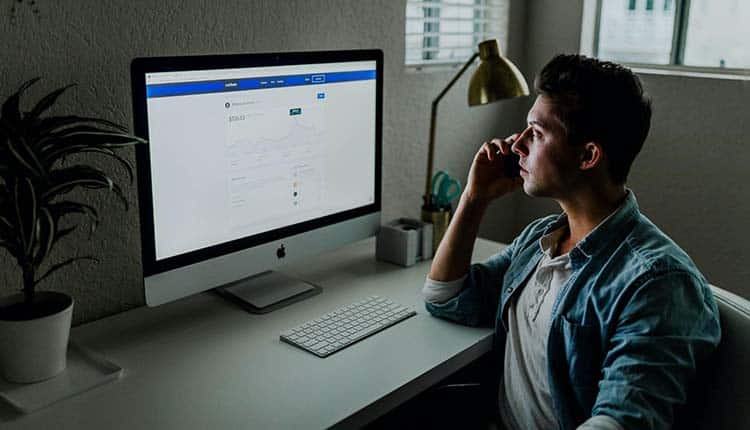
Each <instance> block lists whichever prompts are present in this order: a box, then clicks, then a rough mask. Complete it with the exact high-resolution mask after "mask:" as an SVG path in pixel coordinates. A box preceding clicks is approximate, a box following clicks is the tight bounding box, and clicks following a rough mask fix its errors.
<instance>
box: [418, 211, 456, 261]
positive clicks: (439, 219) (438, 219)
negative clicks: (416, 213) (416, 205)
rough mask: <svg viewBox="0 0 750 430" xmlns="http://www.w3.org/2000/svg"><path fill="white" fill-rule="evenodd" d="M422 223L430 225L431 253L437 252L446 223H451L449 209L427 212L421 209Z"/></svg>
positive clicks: (446, 226)
mask: <svg viewBox="0 0 750 430" xmlns="http://www.w3.org/2000/svg"><path fill="white" fill-rule="evenodd" d="M422 221H424V222H429V223H430V224H432V252H433V253H434V252H435V251H437V247H438V245H440V241H441V240H443V236H444V235H445V231H446V230H448V223H450V221H451V208H450V206H448V207H446V208H441V209H439V210H428V209H425V208H422Z"/></svg>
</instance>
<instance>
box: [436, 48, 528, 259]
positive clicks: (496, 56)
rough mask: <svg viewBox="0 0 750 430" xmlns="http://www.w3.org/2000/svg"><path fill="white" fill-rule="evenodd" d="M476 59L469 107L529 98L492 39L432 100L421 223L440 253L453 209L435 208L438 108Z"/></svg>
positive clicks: (520, 77) (515, 70) (522, 80)
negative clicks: (426, 225)
mask: <svg viewBox="0 0 750 430" xmlns="http://www.w3.org/2000/svg"><path fill="white" fill-rule="evenodd" d="M477 57H479V59H480V63H479V67H477V69H476V70H475V71H474V74H473V75H472V76H471V81H470V82H469V106H478V105H484V104H488V103H492V102H496V101H498V100H504V99H509V98H514V97H520V96H527V95H529V87H528V85H527V84H526V79H525V78H524V77H523V75H522V74H521V72H520V71H519V70H518V68H517V67H516V66H515V65H514V64H513V63H512V62H511V61H510V60H508V59H507V58H505V57H503V56H502V55H500V43H499V42H498V41H497V39H489V40H485V41H484V42H481V43H480V44H479V52H475V53H474V54H473V55H472V56H471V58H469V60H468V61H467V62H466V63H465V64H464V65H463V67H461V70H459V71H458V73H456V75H455V76H454V77H453V79H451V81H450V82H448V85H446V87H445V88H444V89H443V91H441V92H440V94H438V96H437V97H436V98H435V100H433V102H432V116H431V117H430V146H429V148H428V153H427V178H426V180H425V187H424V197H423V199H424V206H422V221H425V222H430V223H432V224H433V229H434V231H433V250H435V249H437V246H438V244H439V243H440V240H441V239H442V238H443V235H444V234H445V230H446V229H447V228H448V222H449V221H450V207H448V208H445V207H442V208H441V207H438V206H437V205H435V202H434V197H433V195H432V160H433V158H434V154H435V128H436V121H437V106H438V103H439V102H440V100H441V99H442V98H443V96H444V95H445V94H446V93H447V92H448V90H450V89H451V87H452V86H453V84H455V83H456V81H457V80H458V78H460V77H461V75H463V74H464V72H465V71H466V69H468V68H469V66H471V64H472V63H473V62H474V60H476V58H477Z"/></svg>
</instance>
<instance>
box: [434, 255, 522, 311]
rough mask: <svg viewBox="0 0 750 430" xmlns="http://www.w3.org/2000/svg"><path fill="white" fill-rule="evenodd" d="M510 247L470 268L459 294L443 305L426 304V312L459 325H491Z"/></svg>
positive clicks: (508, 260) (506, 266) (507, 263)
mask: <svg viewBox="0 0 750 430" xmlns="http://www.w3.org/2000/svg"><path fill="white" fill-rule="evenodd" d="M511 247H512V245H511V246H508V247H506V248H504V249H503V250H502V251H500V252H499V253H497V254H495V255H493V256H492V257H490V258H489V259H487V260H486V261H484V262H482V263H475V264H472V265H471V267H470V268H469V273H468V274H467V275H466V276H465V277H464V278H463V282H461V285H460V288H459V290H458V291H457V292H454V294H453V295H452V296H451V298H450V299H448V300H445V301H443V302H433V301H426V302H425V307H426V308H427V311H428V312H429V313H430V314H432V315H433V316H436V317H439V318H445V319H448V320H451V321H454V322H457V323H459V324H464V325H469V326H479V325H489V324H491V323H492V321H493V319H494V316H495V313H496V311H497V306H498V302H499V300H500V291H501V288H502V282H503V276H504V275H505V271H506V270H507V269H508V266H509V265H510V256H511V252H512V249H511ZM423 291H424V290H423Z"/></svg>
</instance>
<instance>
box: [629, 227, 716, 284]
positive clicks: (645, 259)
mask: <svg viewBox="0 0 750 430" xmlns="http://www.w3.org/2000/svg"><path fill="white" fill-rule="evenodd" d="M623 242H624V245H626V247H627V248H626V249H627V252H628V253H629V254H630V257H631V258H632V260H633V261H632V263H633V264H635V265H638V266H639V267H640V268H641V269H642V270H643V271H647V272H650V273H651V274H652V276H658V275H661V274H666V273H674V272H683V273H686V274H690V275H693V276H695V277H697V278H699V279H703V275H702V274H701V273H700V270H699V269H698V267H697V266H696V264H695V262H694V261H693V260H692V259H691V258H690V256H689V255H688V253H687V252H686V251H685V250H684V249H682V248H681V247H680V246H679V245H678V244H677V243H676V242H675V241H674V240H673V239H672V238H671V237H669V235H667V234H666V233H665V232H664V231H662V230H661V229H660V228H659V227H658V226H657V225H656V224H654V223H653V222H652V221H651V220H650V219H648V217H646V216H645V215H643V214H639V215H638V217H637V221H636V223H635V225H634V227H633V229H632V230H631V231H630V232H629V233H628V234H627V236H626V237H625V240H624V241H623Z"/></svg>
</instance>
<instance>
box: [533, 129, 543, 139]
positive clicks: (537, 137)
mask: <svg viewBox="0 0 750 430" xmlns="http://www.w3.org/2000/svg"><path fill="white" fill-rule="evenodd" d="M533 136H534V139H540V138H541V137H542V134H541V133H539V132H537V131H536V130H535V131H534V133H533Z"/></svg>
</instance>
